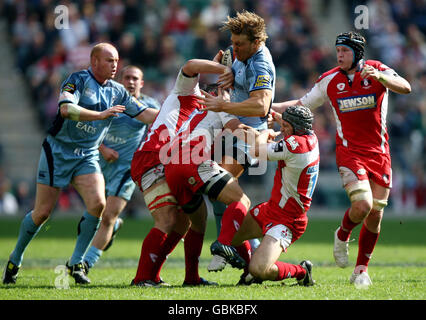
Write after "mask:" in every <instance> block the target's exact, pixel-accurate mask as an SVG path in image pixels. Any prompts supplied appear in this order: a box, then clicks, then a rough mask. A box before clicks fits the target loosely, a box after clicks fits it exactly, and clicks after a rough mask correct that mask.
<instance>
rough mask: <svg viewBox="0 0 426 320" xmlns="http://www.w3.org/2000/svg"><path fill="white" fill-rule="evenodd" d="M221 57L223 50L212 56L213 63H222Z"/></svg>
mask: <svg viewBox="0 0 426 320" xmlns="http://www.w3.org/2000/svg"><path fill="white" fill-rule="evenodd" d="M222 57H223V50H219V52H218V53H216V55H215V56H214V58H213V61H214V62H217V63H220V62H221V61H222Z"/></svg>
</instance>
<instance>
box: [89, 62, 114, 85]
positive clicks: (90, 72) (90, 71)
mask: <svg viewBox="0 0 426 320" xmlns="http://www.w3.org/2000/svg"><path fill="white" fill-rule="evenodd" d="M87 72H88V73H89V74H90V75H91V77H92V78H93V79H94V80H95V81H96V82H97V84H99V85H100V86H101V87H105V86H106V85H107V84H108V83H109V80H107V81H106V82H105V84H102V83H100V82H99V81H98V80H96V78H95V75H94V74H93V71H92V67H89V68H87Z"/></svg>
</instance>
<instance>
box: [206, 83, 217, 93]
mask: <svg viewBox="0 0 426 320" xmlns="http://www.w3.org/2000/svg"><path fill="white" fill-rule="evenodd" d="M203 90H204V91H205V92H207V93H210V94H211V95H212V96H217V95H218V91H219V84H218V83H209V84H207V85H206V86H205V87H204V89H203Z"/></svg>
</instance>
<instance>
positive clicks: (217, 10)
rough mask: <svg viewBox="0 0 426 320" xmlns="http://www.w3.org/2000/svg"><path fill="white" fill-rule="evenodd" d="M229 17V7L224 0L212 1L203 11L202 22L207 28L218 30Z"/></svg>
mask: <svg viewBox="0 0 426 320" xmlns="http://www.w3.org/2000/svg"><path fill="white" fill-rule="evenodd" d="M228 15H229V7H228V6H227V5H226V4H225V1H224V0H212V1H210V4H209V5H207V6H206V7H205V8H204V9H203V10H202V11H201V15H200V18H201V21H202V22H203V24H204V25H205V26H206V27H207V28H212V27H213V28H217V27H220V26H221V25H222V22H223V21H225V20H226V17H227V16H228Z"/></svg>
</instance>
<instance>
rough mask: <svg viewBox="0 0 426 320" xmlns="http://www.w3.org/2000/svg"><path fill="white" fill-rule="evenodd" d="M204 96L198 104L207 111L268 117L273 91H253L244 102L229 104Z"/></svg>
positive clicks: (217, 98)
mask: <svg viewBox="0 0 426 320" xmlns="http://www.w3.org/2000/svg"><path fill="white" fill-rule="evenodd" d="M203 94H204V97H199V100H198V102H199V103H201V104H202V105H204V106H205V110H209V111H214V112H222V111H223V112H227V113H230V114H233V115H236V116H245V117H264V116H266V115H267V114H268V109H269V106H270V104H271V99H272V91H271V90H268V89H264V90H256V91H252V92H251V93H250V97H249V98H248V99H246V100H244V101H242V102H229V101H226V100H224V99H221V98H220V97H214V96H212V95H210V94H207V93H206V92H203Z"/></svg>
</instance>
